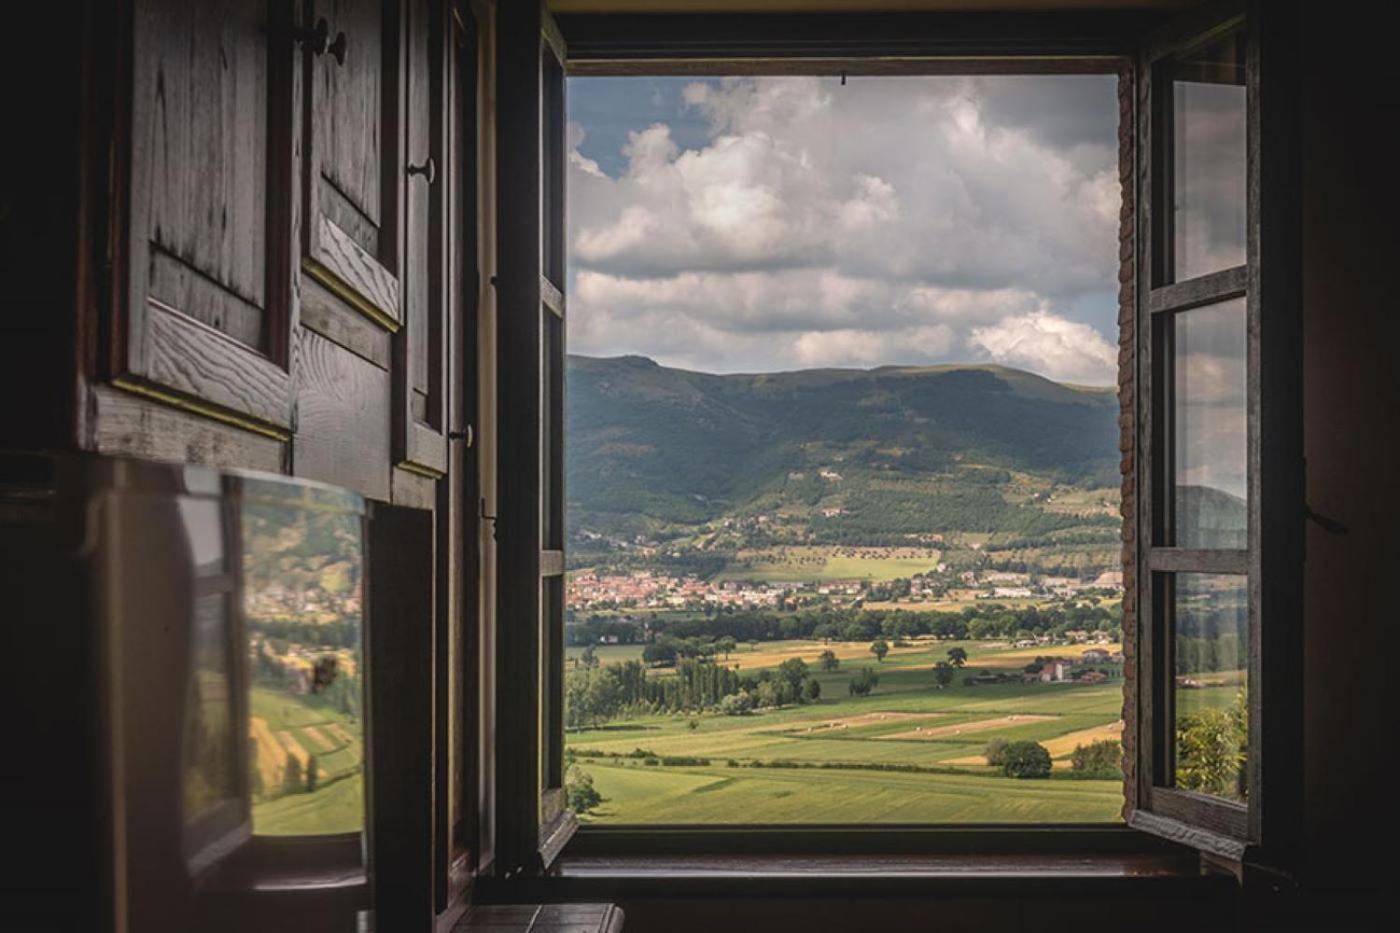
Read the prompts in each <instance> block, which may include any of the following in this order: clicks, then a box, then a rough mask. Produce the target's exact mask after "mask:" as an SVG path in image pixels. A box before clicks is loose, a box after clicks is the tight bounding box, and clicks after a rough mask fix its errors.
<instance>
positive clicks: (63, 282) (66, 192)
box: [0, 4, 88, 449]
mask: <svg viewBox="0 0 1400 933" xmlns="http://www.w3.org/2000/svg"><path fill="white" fill-rule="evenodd" d="M85 6H86V4H72V5H71V6H68V7H66V8H65V10H64V15H59V11H58V8H57V7H55V6H51V5H46V4H21V5H20V6H18V7H16V8H15V9H13V10H7V11H6V14H5V15H6V24H5V27H4V28H3V29H0V82H3V83H0V88H3V89H4V90H3V94H4V107H3V110H2V111H0V135H3V139H4V143H3V145H0V167H3V171H0V399H3V400H4V403H3V404H0V449H5V448H17V447H60V446H66V445H71V444H72V443H73V436H74V420H73V415H74V410H75V401H74V400H75V399H76V397H77V381H76V373H77V370H78V366H77V359H78V357H77V352H78V351H77V342H76V323H77V313H76V310H75V294H76V252H77V241H76V233H75V231H76V219H77V205H78V191H79V188H78V169H79V165H78V163H79V141H78V137H79V132H80V128H81V119H80V115H79V96H80V95H79V88H80V86H81V82H82V81H83V67H82V66H83V63H82V59H81V51H82V47H83V44H82V42H81V35H82V33H83V31H84V29H85V28H87V26H88V23H87V21H86V20H87V19H88V18H87V17H86V16H85V15H84V10H83V8H84V7H85ZM42 35H50V36H59V35H62V36H64V40H63V41H59V42H54V43H52V44H51V45H50V44H49V43H46V42H37V43H36V42H35V36H42ZM40 47H42V49H43V52H42V55H41V53H40ZM41 62H42V64H43V76H44V77H43V84H42V88H43V93H34V90H35V89H36V88H37V87H38V86H39V85H38V84H37V83H36V75H37V73H36V69H37V68H38V67H39V65H40V63H41ZM21 88H28V89H29V90H28V91H25V92H21V91H20V90H19V89H21ZM16 399H23V400H24V404H16V403H15V402H14V401H13V400H16Z"/></svg>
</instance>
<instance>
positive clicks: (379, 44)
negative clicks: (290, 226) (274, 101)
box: [301, 0, 404, 332]
mask: <svg viewBox="0 0 1400 933" xmlns="http://www.w3.org/2000/svg"><path fill="white" fill-rule="evenodd" d="M301 28H302V29H303V30H304V31H305V33H306V35H307V38H306V40H305V41H304V42H303V47H304V48H305V49H306V50H307V55H306V57H305V59H304V67H305V69H306V71H305V74H306V83H307V87H306V88H305V94H306V103H305V106H306V107H307V113H306V116H305V121H306V124H307V125H308V126H309V127H310V129H311V131H310V134H309V136H308V138H307V139H306V140H305V142H304V148H305V151H304V157H305V160H306V162H305V170H304V173H303V184H304V191H303V196H304V198H305V203H306V210H305V213H304V215H303V217H302V268H303V269H304V270H305V271H306V273H307V274H308V275H310V276H311V277H312V278H314V279H316V280H317V281H318V282H320V283H321V284H322V285H324V286H325V287H326V288H328V289H329V290H330V291H332V292H333V293H334V294H335V295H337V296H338V297H339V298H340V299H341V300H342V301H344V302H345V303H346V304H348V305H350V306H351V307H352V308H355V309H356V310H357V311H359V312H360V313H362V314H364V315H365V316H366V317H368V318H369V319H370V320H372V321H374V322H375V323H376V324H378V325H379V326H380V327H382V328H383V329H385V330H387V331H391V332H396V331H398V330H399V328H400V327H402V326H403V306H402V305H403V295H402V291H403V287H402V283H401V281H400V269H399V265H400V257H401V255H402V252H403V250H402V243H401V242H400V240H401V234H402V230H403V224H402V222H401V216H402V208H403V185H402V184H401V182H402V177H403V176H402V170H401V166H402V165H403V140H402V135H401V133H400V132H399V126H400V124H401V115H402V113H403V100H402V89H403V83H404V82H403V74H402V64H403V59H402V56H401V55H400V54H399V49H400V46H399V43H400V36H401V35H402V10H401V9H400V6H399V4H398V3H397V2H394V0H314V2H313V3H311V4H310V5H309V6H308V7H307V16H306V18H305V21H304V22H303V23H302V26H301ZM322 37H323V38H322Z"/></svg>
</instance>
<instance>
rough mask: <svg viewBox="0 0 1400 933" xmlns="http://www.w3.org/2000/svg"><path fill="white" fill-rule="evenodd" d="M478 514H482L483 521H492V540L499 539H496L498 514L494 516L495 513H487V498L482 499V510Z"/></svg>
mask: <svg viewBox="0 0 1400 933" xmlns="http://www.w3.org/2000/svg"><path fill="white" fill-rule="evenodd" d="M478 514H480V516H481V520H482V521H486V522H490V523H491V540H492V541H495V540H497V539H496V516H494V515H487V514H486V500H485V499H482V500H481V511H480V512H479V513H478Z"/></svg>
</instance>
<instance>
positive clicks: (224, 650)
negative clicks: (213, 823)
mask: <svg viewBox="0 0 1400 933" xmlns="http://www.w3.org/2000/svg"><path fill="white" fill-rule="evenodd" d="M182 505H183V503H182ZM211 505H212V503H211ZM228 639H229V631H228V604H227V596H226V595H225V594H223V593H216V594H213V595H210V596H205V597H202V598H201V599H199V600H198V601H197V602H196V603H195V611H194V633H193V640H192V641H193V644H192V645H191V660H192V662H193V663H192V664H191V670H190V685H189V698H190V699H189V705H188V706H187V707H186V710H187V713H186V719H185V740H184V749H183V752H184V761H185V778H184V802H185V807H184V809H185V820H186V822H193V821H195V820H197V819H198V818H199V817H200V816H201V815H203V814H205V813H207V812H208V811H209V810H210V809H211V808H212V807H214V806H215V805H216V804H219V803H221V802H223V801H224V800H228V799H230V798H232V797H234V796H235V795H236V793H237V783H236V780H235V777H236V776H235V773H234V761H235V759H236V757H237V756H236V753H235V746H234V744H233V742H234V735H233V708H232V699H233V698H232V695H231V694H230V692H229V684H230V682H231V680H232V677H231V676H230V667H229V662H230V658H229V650H228V648H229V643H228Z"/></svg>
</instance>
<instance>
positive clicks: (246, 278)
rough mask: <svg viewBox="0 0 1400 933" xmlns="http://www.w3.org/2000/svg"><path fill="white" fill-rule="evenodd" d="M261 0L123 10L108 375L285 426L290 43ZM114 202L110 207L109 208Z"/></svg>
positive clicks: (250, 423)
mask: <svg viewBox="0 0 1400 933" xmlns="http://www.w3.org/2000/svg"><path fill="white" fill-rule="evenodd" d="M284 15H285V10H284V9H283V7H282V6H280V5H277V4H268V3H266V2H263V0H221V2H211V3H197V4H190V3H181V2H176V0H142V2H140V3H137V4H136V7H135V9H134V11H133V23H132V45H131V50H130V52H131V59H130V63H129V67H130V69H131V71H130V73H131V81H132V86H131V93H132V97H131V111H130V114H131V116H130V124H129V133H130V164H129V166H128V170H129V173H130V174H129V179H130V185H129V194H128V197H129V204H128V205H127V208H128V212H127V223H126V225H125V229H124V237H125V259H126V262H125V265H124V270H125V276H124V281H123V279H122V278H119V279H118V280H117V289H116V290H117V300H116V308H117V312H118V326H117V327H116V328H115V329H114V333H113V341H112V346H111V357H110V359H109V361H108V366H109V370H110V375H111V376H112V377H113V381H114V383H115V384H117V385H118V386H120V387H122V388H125V389H128V390H130V391H133V392H137V393H140V394H144V395H148V396H153V397H157V398H160V399H161V400H163V401H166V402H169V403H173V404H176V405H178V406H180V407H184V408H191V409H195V410H198V411H200V412H202V413H204V414H206V415H210V416H213V417H216V418H219V419H221V420H224V421H228V422H232V423H236V424H239V425H241V426H243V427H246V428H251V429H253V430H256V431H259V432H261V433H264V434H268V435H271V436H273V437H277V438H279V439H283V440H285V439H286V437H287V432H288V429H289V427H290V425H291V396H290V385H289V382H290V380H289V377H288V363H287V355H288V354H287V345H288V334H289V326H290V325H289V304H290V284H289V283H290V276H289V275H288V270H287V262H286V259H287V253H286V247H287V244H288V237H289V235H290V232H289V231H290V203H289V201H290V198H289V195H288V193H287V190H288V189H287V182H288V180H289V171H288V169H289V166H290V160H291V151H290V146H289V145H288V144H287V140H288V138H289V133H290V121H291V111H290V107H289V95H290V90H289V87H290V69H291V63H292V54H293V52H292V46H291V43H290V42H289V41H288V40H287V36H288V33H287V23H286V22H285V20H284V19H280V18H279V17H283V16H284ZM118 213H119V214H120V206H119V207H118Z"/></svg>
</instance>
